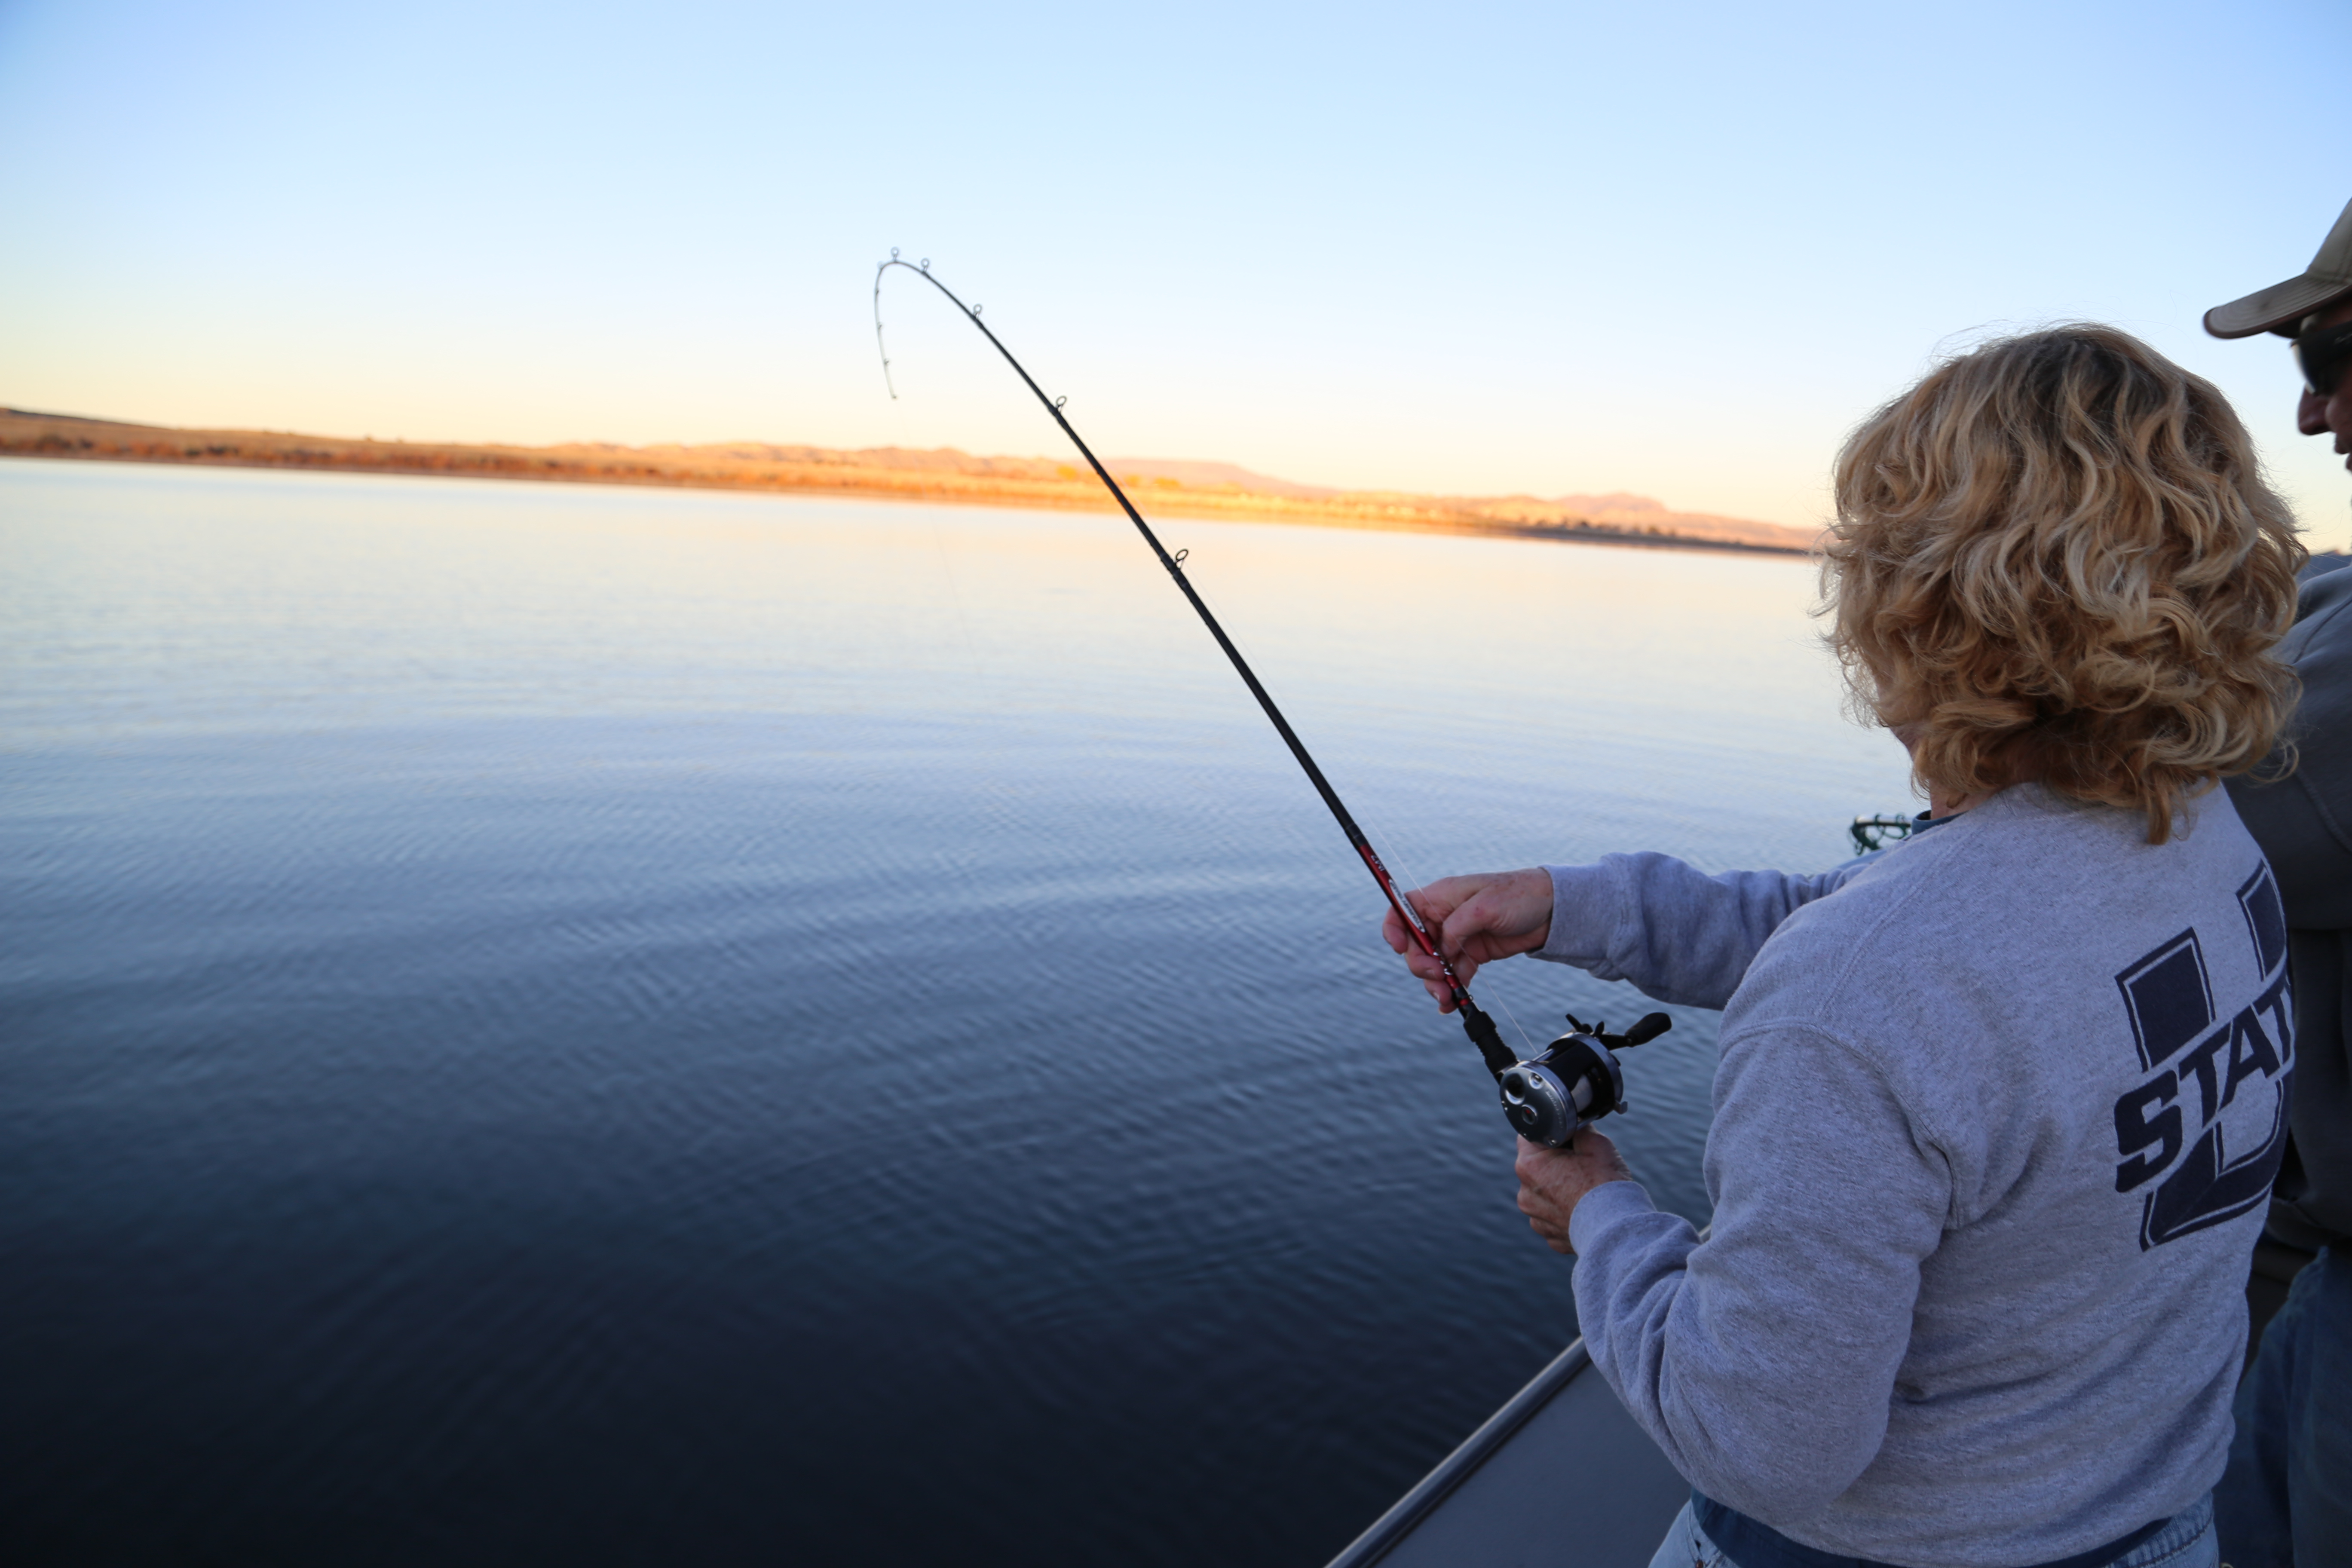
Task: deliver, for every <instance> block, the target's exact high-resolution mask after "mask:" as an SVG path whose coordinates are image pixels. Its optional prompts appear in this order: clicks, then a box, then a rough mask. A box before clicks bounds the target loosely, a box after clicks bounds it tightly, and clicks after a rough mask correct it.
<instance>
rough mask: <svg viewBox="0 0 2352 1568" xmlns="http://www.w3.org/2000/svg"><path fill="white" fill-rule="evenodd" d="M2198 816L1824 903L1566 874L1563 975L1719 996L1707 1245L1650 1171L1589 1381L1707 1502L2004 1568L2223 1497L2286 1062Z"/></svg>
mask: <svg viewBox="0 0 2352 1568" xmlns="http://www.w3.org/2000/svg"><path fill="white" fill-rule="evenodd" d="M2195 818H2196V820H2195V822H2194V825H2193V828H2192V830H2191V831H2189V833H2187V834H2186V835H2185V836H2182V837H2175V838H2174V839H2173V840H2172V841H2171V842H2169V843H2168V844H2165V845H2161V846H2151V845H2149V844H2147V842H2146V841H2145V828H2144V826H2143V822H2142V819H2141V818H2140V816H2138V815H2137V813H2132V812H2124V811H2116V810H2110V809H2105V808H2098V807H2086V806H2080V805H2071V804H2068V803H2065V802H2063V801H2061V800H2059V799H2058V798H2057V797H2055V796H2053V795H2050V794H2049V793H2048V792H2046V791H2044V790H2042V789H2041V788H2040V787H2039V786H2036V785H2021V786H2018V787H2016V788H2013V789H2011V790H2007V791H2005V792H2003V793H2002V794H2000V795H1997V796H1995V797H1994V798H1993V799H1991V800H1990V801H1987V802H1986V803H1984V804H1983V805H1979V806H1977V807H1976V808H1975V809H1973V810H1971V811H1969V813H1967V814H1966V815H1965V816H1958V817H1955V818H1952V819H1950V820H1949V821H1948V822H1945V823H1942V824H1940V825H1938V826H1936V827H1934V828H1933V829H1931V830H1929V831H1928V832H1926V833H1923V834H1921V835H1919V836H1917V837H1915V838H1913V839H1912V840H1911V841H1910V842H1908V843H1906V844H1903V845H1900V846H1897V847H1895V848H1893V849H1890V850H1888V851H1886V852H1885V853H1884V854H1882V855H1878V856H1874V857H1872V858H1869V859H1867V860H1864V861H1860V862H1856V863H1854V864H1853V865H1850V866H1846V867H1842V868H1838V869H1837V870H1836V871H1832V872H1829V873H1824V874H1822V875H1821V876H1816V877H1790V876H1784V875H1782V874H1780V873H1778V872H1769V871H1763V872H1737V873H1730V874H1727V875H1724V876H1717V877H1709V876H1706V875H1703V874H1701V873H1700V872H1698V871H1696V870H1695V869H1693V868H1691V867H1689V866H1686V865H1685V864H1684V863H1683V862H1681V861H1679V860H1675V859H1670V858H1666V857H1664V856H1655V855H1643V856H1615V857H1612V858H1610V859H1608V860H1606V861H1604V862H1602V863H1601V864H1600V865H1597V866H1588V867H1578V868H1557V869H1555V870H1554V871H1553V874H1552V875H1553V883H1554V889H1555V900H1556V901H1555V906H1554V911H1553V918H1552V929H1551V935H1550V940H1549V944H1548V945H1547V946H1546V947H1545V949H1544V950H1543V951H1542V952H1541V954H1540V956H1542V957H1545V958H1549V959H1553V960H1556V961H1559V962H1561V963H1573V964H1576V965H1578V966H1579V967H1580V968H1584V969H1588V970H1590V971H1591V972H1592V973H1595V974H1598V975H1601V976H1604V977H1607V978H1613V979H1625V980H1630V981H1632V982H1633V984H1636V985H1638V986H1639V987H1641V988H1642V989H1643V991H1645V992H1647V993H1649V994H1651V995H1653V996H1656V997H1658V998H1660V999H1662V1000H1665V1001H1678V1002H1684V1003H1688V1004H1693V1005H1700V1006H1715V1007H1726V1011H1725V1014H1724V1021H1723V1032H1722V1037H1721V1058H1720V1061H1719V1063H1718V1066H1717V1070H1716V1079H1715V1121H1714V1124H1713V1127H1712V1128H1711V1130H1710V1131H1709V1132H1708V1136H1707V1149H1706V1182H1707V1189H1708V1193H1709V1194H1710V1195H1711V1197H1712V1198H1713V1200H1714V1204H1715V1228H1714V1232H1713V1235H1712V1236H1711V1237H1710V1238H1709V1239H1708V1240H1707V1241H1706V1243H1705V1244H1704V1245H1702V1244H1700V1242H1699V1241H1698V1239H1697V1237H1696V1234H1695V1233H1694V1232H1693V1231H1692V1229H1691V1226H1690V1225H1689V1223H1688V1222H1687V1221H1685V1220H1683V1219H1681V1218H1679V1217H1678V1216H1676V1215H1668V1214H1661V1213H1658V1212H1657V1211H1655V1210H1654V1209H1653V1208H1652V1206H1651V1205H1650V1202H1649V1199H1648V1197H1647V1195H1646V1194H1644V1193H1643V1190H1642V1189H1641V1188H1640V1187H1639V1186H1638V1185H1636V1184H1633V1183H1631V1182H1617V1183H1611V1184H1607V1185H1605V1186H1601V1187H1599V1188H1596V1189H1595V1190H1594V1191H1593V1192H1591V1194H1588V1195H1587V1196H1586V1197H1585V1198H1584V1200H1583V1201H1582V1203H1580V1205H1578V1206H1577V1210H1576V1215H1575V1220H1574V1224H1573V1226H1572V1231H1571V1237H1570V1239H1571V1240H1572V1242H1573V1243H1574V1245H1575V1247H1576V1251H1577V1255H1578V1256H1577V1267H1576V1275H1575V1286H1574V1288H1575V1292H1576V1305H1577V1315H1578V1321H1579V1325H1580V1328H1581V1329H1582V1331H1583V1333H1584V1336H1585V1342H1586V1344H1587V1346H1588V1347H1589V1348H1590V1349H1591V1353H1592V1359H1593V1363H1594V1365H1595V1366H1596V1367H1598V1368H1599V1370H1600V1372H1601V1375H1602V1377H1603V1378H1604V1379H1606V1380H1607V1382H1608V1383H1609V1384H1610V1385H1611V1386H1612V1388H1614V1389H1615V1390H1616V1391H1617V1393H1618V1394H1619V1395H1620V1397H1622V1399H1623V1401H1624V1403H1625V1405H1626V1407H1627V1408H1628V1409H1629V1410H1630V1411H1632V1413H1633V1416H1634V1418H1635V1419H1636V1420H1637V1421H1638V1422H1639V1423H1640V1424H1641V1425H1642V1426H1643V1429H1644V1430H1645V1431H1647V1432H1648V1433H1649V1434H1650V1436H1652V1437H1653V1438H1654V1439H1655V1440H1656V1441H1657V1442H1658V1444H1659V1445H1660V1446H1661V1447H1663V1448H1664V1450H1665V1452H1666V1454H1667V1456H1668V1457H1669V1458H1671V1459H1673V1461H1674V1463H1675V1467H1676V1468H1679V1469H1680V1470H1681V1471H1682V1473H1683V1474H1684V1475H1685V1477H1686V1478H1687V1479H1689V1480H1690V1481H1691V1482H1692V1484H1694V1485H1695V1486H1696V1487H1697V1488H1698V1489H1700V1490H1702V1491H1704V1492H1706V1494H1707V1495H1708V1496H1709V1497H1711V1498H1714V1499H1715V1500H1717V1501H1719V1502H1723V1503H1726V1504H1728V1505H1729V1506H1731V1507H1733V1508H1736V1509H1738V1510H1740V1511H1741V1512H1743V1513H1747V1514H1748V1515H1750V1516H1752V1517H1754V1518H1756V1519H1758V1520H1760V1521H1763V1522H1764V1523H1766V1524H1769V1525H1771V1526H1772V1527H1773V1528H1775V1529H1777V1530H1779V1531H1781V1532H1782V1533H1784V1534H1786V1535H1788V1536H1790V1538H1792V1539H1794V1540H1796V1541H1798V1542H1802V1543H1803V1544H1805V1545H1808V1546H1812V1547H1816V1548H1819V1549H1822V1550H1824V1551H1828V1552H1838V1553H1842V1554H1847V1555H1852V1556H1857V1557H1863V1558H1869V1559H1874V1560H1877V1561H1881V1562H1892V1563H1918V1564H1932V1565H1936V1568H1944V1565H1950V1568H1974V1565H1979V1564H1980V1565H1984V1568H1996V1565H2000V1564H2008V1563H2043V1562H2049V1561H2052V1560H2053V1559H2057V1558H2063V1557H2066V1556H2070V1555H2072V1554H2074V1553H2076V1552H2084V1551H2087V1550H2089V1549H2091V1548H2093V1547H2095V1546H2098V1545H2100V1544H2103V1543H2104V1542H2110V1541H2113V1540H2115V1539H2116V1538H2117V1537H2118V1536H2121V1535H2123V1534H2126V1532H2128V1531H2132V1530H2134V1529H2136V1528H2137V1527H2138V1526H2140V1525H2143V1524H2146V1523H2147V1522H2148V1521H2151V1520H2157V1519H2162V1518H2165V1517H2168V1516H2169V1515H2171V1514H2173V1513H2176V1512H2178V1511H2179V1510H2181V1509H2184V1508H2187V1507H2189V1505H2190V1504H2191V1503H2193V1502H2195V1501H2196V1500H2197V1499H2198V1498H2200V1497H2201V1496H2202V1495H2203V1494H2204V1493H2205V1491H2206V1490H2207V1489H2209V1488H2210V1487H2211V1486H2212V1485H2213V1483H2214V1482H2215V1481H2216V1480H2217V1479H2220V1477H2221V1468H2222V1464H2223V1461H2224V1459H2225V1458H2226V1456H2227V1453H2228V1450H2229V1446H2230V1433H2231V1423H2230V1397H2231V1391H2232V1389H2233V1388H2234V1387H2235V1386H2236V1383H2237V1373H2238V1368H2239V1363H2240V1359H2241V1358H2242V1355H2243V1353H2244V1346H2245V1335H2246V1307H2245V1298H2244V1294H2243V1290H2244V1285H2245V1270H2246V1257H2247V1254H2248V1253H2249V1251H2251V1250H2252V1246H2253V1241H2254V1237H2255V1235H2256V1234H2257V1233H2258V1232H2259V1231H2260V1229H2261V1226H2262V1224H2263V1208H2264V1206H2265V1205H2266V1203H2267V1200H2268V1194H2269V1192H2270V1188H2271V1184H2272V1182H2273V1177H2274V1176H2275V1174H2276V1172H2277V1169H2278V1162H2279V1158H2280V1156H2281V1154H2282V1153H2283V1152H2284V1148H2285V1143H2286V1133H2285V1102H2286V1098H2287V1096H2286V1089H2287V1083H2288V1079H2289V1075H2290V1072H2291V1070H2292V1068H2293V1067H2294V1040H2293V1037H2292V1030H2291V1027H2290V1023H2291V1020H2290V1018H2289V1013H2290V1004H2289V1003H2288V1001H2287V998H2286V920H2285V916H2284V913H2283V911H2282V910H2281V907H2280V902H2279V898H2278V893H2277V890H2276V889H2275V887H2274V885H2273V880H2272V877H2271V873H2270V872H2269V870H2268V869H2267V868H2265V866H2264V864H2263V856H2262V853H2261V851H2260V850H2259V849H2257V848H2256V847H2255V846H2254V843H2253V840H2252V838H2250V837H2248V836H2247V834H2246V831H2245V829H2244V828H2243V827H2242V826H2241V825H2240V824H2239V821H2238V816H2237V813H2236V811H2235V810H2234V809H2232V807H2231V804H2230V801H2229V797H2228V796H2226V795H2221V794H2220V793H2218V792H2217V793H2215V794H2212V795H2207V796H2205V797H2204V798H2203V799H2202V800H2200V802H2198V803H2197V805H2196V808H2195ZM1634 1070H1635V1073H1636V1075H1637V1076H1638V1073H1639V1071H1640V1067H1639V1063H1638V1062H1636V1063H1635V1064H1634ZM1638 1095H1639V1090H1638V1086H1637V1087H1636V1098H1638Z"/></svg>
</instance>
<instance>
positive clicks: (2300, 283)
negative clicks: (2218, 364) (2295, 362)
mask: <svg viewBox="0 0 2352 1568" xmlns="http://www.w3.org/2000/svg"><path fill="white" fill-rule="evenodd" d="M2347 294H2352V202H2347V203H2345V204H2344V212H2343V214H2342V216H2339V217H2337V218H2336V226H2335V227H2334V228H2331V229H2329V230H2328V231H2327V238H2326V240H2325V241H2323V242H2322V243H2321V245H2320V247H2319V254H2318V255H2316V256H2315V257H2313V258H2311V265H2310V266H2308V267H2306V268H2304V269H2303V270H2302V271H2301V272H2300V273H2298V274H2296V275H2295V276H2294V277H2293V278H2290V279H2287V280H2286V281H2285V282H2284V283H2273V284H2272V285H2271V286H2270V287H2269V288H2267V289H2256V290H2255V291H2254V292H2253V293H2252V294H2249V295H2247V296H2246V297H2245V298H2244V299H2242V300H2231V301H2230V302H2229V303H2228V304H2226V305H2216V306H2214V307H2213V308H2212V309H2211V310H2208V311H2206V312H2205V330H2206V331H2209V332H2210V333H2212V334H2213V335H2214V336H2215V337H2217V338H2251V337H2252V336H2253V335H2254V334H2255V333H2256V332H2276V333H2277V334H2278V335H2279V336H2281V337H2283V338H2291V337H2293V336H2294V324H2295V323H2296V322H2297V321H2302V320H2303V319H2304V318H2305V316H2308V315H2310V314H2311V313H2312V312H2313V311H2314V310H2325V309H2326V308H2327V307H2328V306H2330V305H2332V304H2334V303H2335V302H2336V300H2340V299H2342V298H2343V297H2344V296H2345V295H2347Z"/></svg>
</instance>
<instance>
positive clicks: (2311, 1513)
mask: <svg viewBox="0 0 2352 1568" xmlns="http://www.w3.org/2000/svg"><path fill="white" fill-rule="evenodd" d="M2339 1250H2340V1249H2339V1248H2336V1247H2323V1248H2322V1249H2321V1250H2320V1254H2319V1256H2318V1257H2317V1258H2314V1259H2313V1260H2312V1261H2311V1262H2309V1263H2307V1264H2305V1265H2304V1268H2303V1272H2302V1273H2300V1274H2297V1275H2296V1276H2295V1277H2294V1289H2291V1290H2289V1291H2288V1292H2287V1298H2286V1305H2285V1306H2284V1307H2281V1308H2280V1309H2279V1310H2278V1316H2277V1317H2275V1318H2273V1319H2272V1320H2271V1324H2270V1327H2269V1329H2268V1330H2266V1331H2264V1332H2263V1348H2262V1351H2261V1353H2259V1354H2258V1355H2256V1356H2255V1357H2254V1367H2253V1370H2252V1372H2250V1373H2247V1374H2246V1381H2245V1382H2243V1383H2242V1384H2239V1385H2238V1404H2237V1411H2236V1414H2237V1417H2238V1436H2237V1441H2236V1442H2234V1443H2232V1444H2231V1447H2230V1468H2229V1470H2228V1472H2227V1473H2226V1474H2225V1475H2223V1476H2222V1478H2221V1485H2220V1486H2219V1487H2216V1488H2215V1489H2214V1490H2213V1507H2214V1514H2215V1522H2216V1523H2217V1524H2218V1526H2219V1527H2220V1531H2221V1544H2222V1548H2223V1550H2225V1551H2226V1552H2229V1554H2230V1562H2231V1564H2232V1565H2233V1568H2290V1565H2291V1564H2294V1563H2302V1564H2303V1565H2304V1568H2313V1565H2314V1564H2318V1563H2352V1258H2343V1257H2339V1256H2337V1254H2338V1252H2339Z"/></svg>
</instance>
